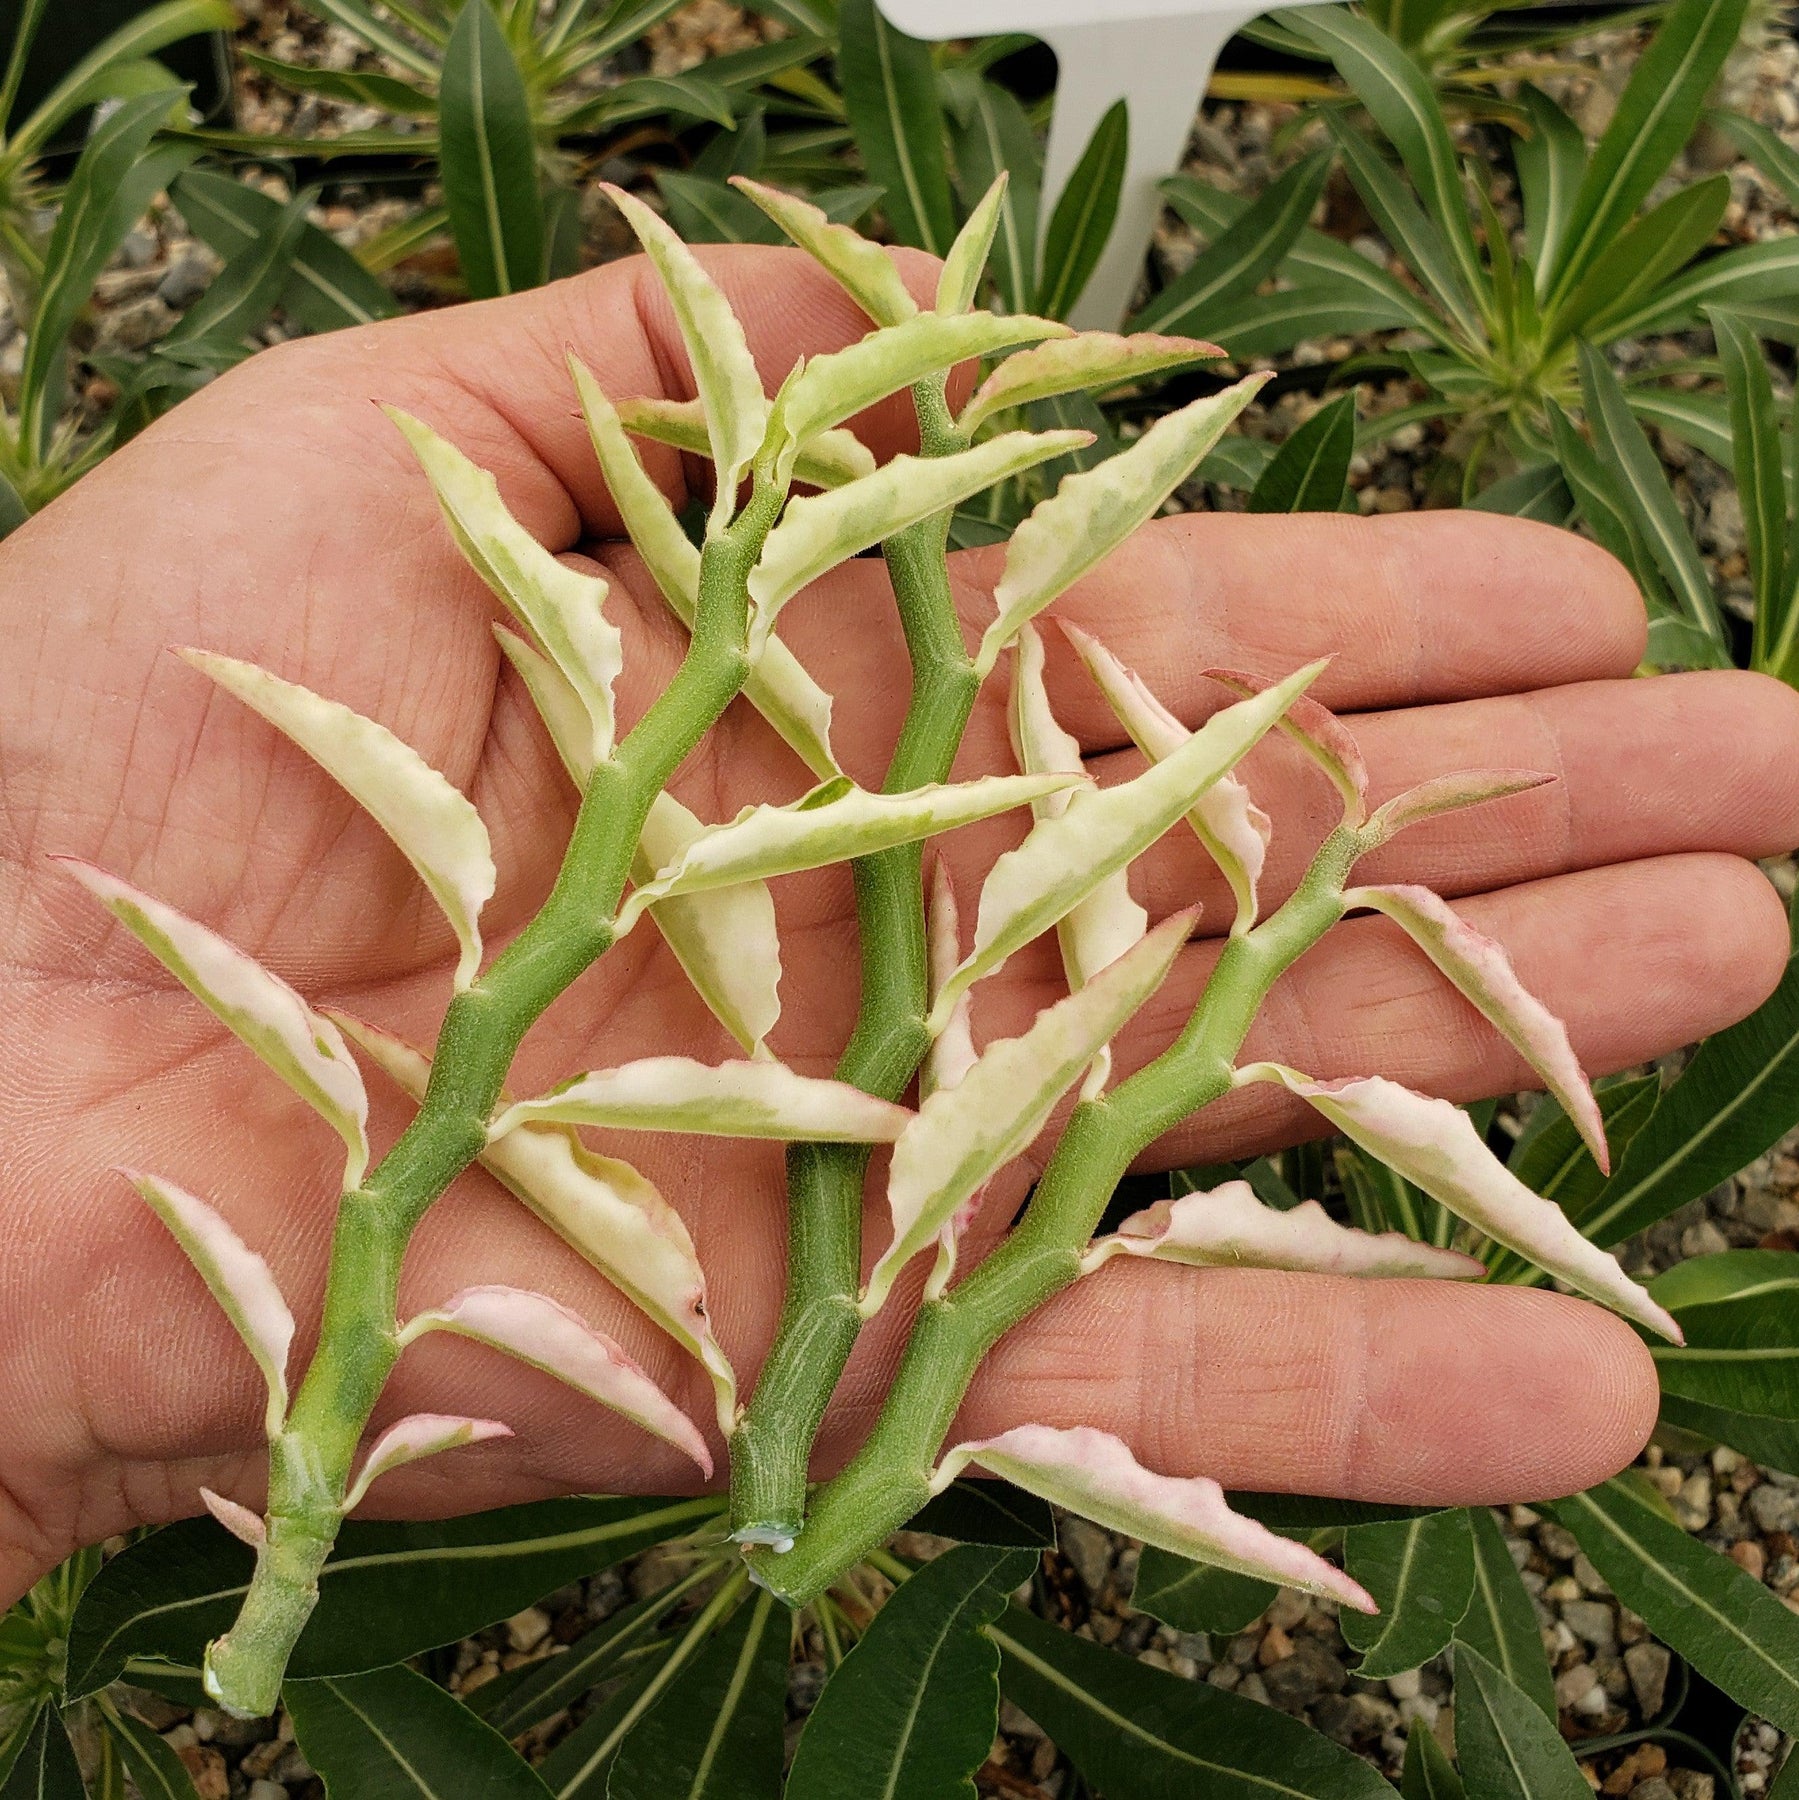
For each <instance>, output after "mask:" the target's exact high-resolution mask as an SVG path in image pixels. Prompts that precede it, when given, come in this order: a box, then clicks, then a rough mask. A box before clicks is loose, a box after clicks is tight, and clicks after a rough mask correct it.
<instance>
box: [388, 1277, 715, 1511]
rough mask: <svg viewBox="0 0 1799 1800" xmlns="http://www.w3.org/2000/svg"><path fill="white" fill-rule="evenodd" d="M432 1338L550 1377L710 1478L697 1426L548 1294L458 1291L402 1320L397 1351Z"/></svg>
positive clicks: (612, 1346) (475, 1289)
mask: <svg viewBox="0 0 1799 1800" xmlns="http://www.w3.org/2000/svg"><path fill="white" fill-rule="evenodd" d="M432 1331H449V1332H453V1333H455V1334H456V1335H457V1336H458V1337H467V1338H473V1339H474V1340H475V1341H476V1342H477V1343H482V1344H488V1345H491V1346H492V1347H493V1348H494V1349H496V1350H504V1351H505V1352H506V1354H507V1355H508V1356H512V1357H516V1358H517V1359H518V1360H519V1361H520V1362H522V1363H528V1364H529V1365H530V1366H531V1367H532V1368H534V1369H542V1370H543V1372H544V1373H545V1374H546V1375H554V1376H555V1377H556V1379H557V1380H558V1381H564V1382H567V1383H568V1385H569V1386H570V1387H572V1388H574V1389H576V1390H577V1391H578V1392H580V1393H583V1394H586V1395H587V1396H588V1398H589V1399H592V1400H597V1401H598V1402H599V1403H600V1404H601V1405H602V1406H606V1407H610V1408H611V1409H612V1411H614V1412H616V1413H620V1414H622V1415H623V1416H624V1417H625V1418H627V1419H629V1420H631V1421H632V1423H633V1424H636V1425H641V1426H642V1427H643V1429H644V1430H645V1431H647V1432H649V1433H650V1435H651V1436H652V1437H658V1438H661V1439H662V1441H663V1442H664V1443H665V1444H673V1445H674V1447H675V1448H676V1449H677V1450H679V1451H681V1452H682V1454H683V1455H686V1456H690V1457H692V1458H693V1460H694V1462H696V1463H697V1464H698V1465H699V1468H700V1472H701V1474H703V1475H706V1476H708V1477H710V1476H711V1474H712V1452H711V1451H710V1450H709V1449H708V1448H707V1446H706V1440H705V1439H704V1438H703V1437H702V1436H701V1435H700V1429H699V1427H698V1426H697V1425H695V1424H694V1422H693V1421H692V1420H691V1419H690V1418H688V1416H687V1415H686V1413H684V1412H682V1410H681V1409H680V1407H678V1406H677V1405H676V1404H675V1403H674V1401H672V1400H671V1399H670V1398H669V1397H668V1395H666V1394H665V1393H663V1391H662V1390H661V1388H659V1387H658V1386H657V1385H656V1384H655V1382H653V1381H652V1380H651V1379H650V1378H649V1376H648V1375H646V1374H645V1373H644V1372H643V1370H642V1369H641V1368H640V1367H639V1366H638V1365H637V1363H636V1362H634V1361H633V1360H632V1359H631V1358H630V1357H629V1356H627V1355H626V1354H625V1352H624V1351H623V1350H621V1349H620V1348H619V1346H618V1345H617V1344H615V1343H614V1342H613V1341H612V1339H611V1338H609V1337H607V1336H606V1334H605V1333H604V1332H602V1331H595V1330H594V1328H593V1327H592V1326H591V1325H589V1324H588V1323H587V1321H586V1320H585V1319H583V1318H580V1317H578V1316H577V1315H576V1314H574V1313H572V1312H570V1311H569V1309H568V1308H567V1307H566V1306H564V1305H562V1304H561V1303H560V1302H559V1301H556V1300H552V1299H551V1298H550V1297H549V1296H548V1295H547V1294H533V1293H529V1292H527V1291H526V1290H525V1289H523V1288H511V1287H471V1288H464V1289H463V1290H462V1292H461V1293H459V1294H457V1295H456V1296H455V1297H454V1298H453V1299H451V1300H450V1302H449V1303H448V1304H447V1305H445V1306H440V1307H435V1308H433V1309H432V1310H431V1311H430V1312H423V1313H419V1314H418V1315H416V1317H414V1318H411V1319H409V1320H407V1322H406V1324H405V1326H404V1327H403V1328H402V1329H401V1331H400V1345H401V1348H402V1349H403V1348H405V1346H406V1345H408V1344H412V1343H416V1342H417V1341H418V1339H419V1338H421V1337H423V1336H424V1335H425V1334H426V1333H427V1332H432Z"/></svg>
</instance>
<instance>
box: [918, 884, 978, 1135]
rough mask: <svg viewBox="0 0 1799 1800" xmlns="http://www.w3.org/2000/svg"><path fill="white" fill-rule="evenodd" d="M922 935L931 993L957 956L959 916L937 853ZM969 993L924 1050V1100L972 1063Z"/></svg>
mask: <svg viewBox="0 0 1799 1800" xmlns="http://www.w3.org/2000/svg"><path fill="white" fill-rule="evenodd" d="M925 940H926V946H927V949H928V951H929V956H930V965H931V998H932V1000H933V1001H935V1000H936V998H937V995H938V993H939V991H940V990H941V989H942V987H943V985H944V983H945V982H946V981H948V980H949V978H950V976H951V975H953V974H954V973H955V970H956V965H957V964H958V963H959V962H960V961H961V960H962V938H961V917H960V914H959V912H958V910H957V907H956V890H955V888H954V887H953V886H951V884H950V878H949V865H948V864H947V863H946V862H945V861H944V860H943V858H942V857H941V856H940V857H938V858H937V860H936V864H935V866H934V867H933V868H932V870H931V894H930V903H929V907H928V910H927V912H926V915H925ZM973 1011H974V1006H973V996H972V995H970V994H968V993H964V994H963V996H962V998H961V999H960V1000H959V1001H957V1002H956V1004H955V1006H954V1008H953V1009H952V1010H951V1012H950V1016H949V1022H948V1023H947V1024H946V1025H945V1026H944V1028H943V1029H942V1031H940V1032H939V1033H938V1034H937V1035H936V1037H934V1038H933V1039H932V1040H931V1047H930V1049H928V1050H927V1051H926V1052H925V1054H924V1061H923V1062H922V1063H921V1064H920V1065H919V1070H918V1093H919V1098H920V1099H921V1100H928V1099H929V1098H930V1097H931V1095H932V1094H934V1093H936V1092H937V1090H938V1089H939V1088H953V1087H954V1086H955V1085H956V1083H957V1082H959V1081H960V1080H961V1079H962V1077H963V1076H964V1075H966V1074H967V1073H968V1071H969V1070H970V1069H972V1068H973V1067H974V1065H975V1060H976V1054H977V1053H976V1051H975V1047H974V1032H973V1028H972V1024H971V1015H972V1014H973Z"/></svg>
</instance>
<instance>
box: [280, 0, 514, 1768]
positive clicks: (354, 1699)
mask: <svg viewBox="0 0 1799 1800" xmlns="http://www.w3.org/2000/svg"><path fill="white" fill-rule="evenodd" d="M482 10H483V11H485V10H486V7H485V5H483V6H482ZM281 1698H282V1700H283V1701H284V1702H285V1703H286V1705H287V1711H288V1715H289V1717H290V1718H292V1720H293V1722H294V1736H295V1738H296V1739H297V1740H298V1742H299V1745H300V1748H301V1750H302V1751H303V1752H304V1753H305V1756H306V1760H307V1761H308V1762H309V1763H311V1764H312V1766H313V1768H314V1769H316V1770H317V1771H318V1773H319V1774H320V1775H321V1776H322V1777H323V1779H324V1782H325V1792H326V1793H327V1794H328V1795H329V1796H330V1800H408V1797H413V1796H416V1800H474V1797H475V1796H477V1795H478V1796H479V1797H480V1800H544V1796H545V1795H546V1794H547V1793H548V1792H549V1790H548V1789H547V1788H546V1787H545V1786H544V1784H543V1782H542V1780H541V1779H540V1778H539V1777H538V1775H537V1773H536V1771H535V1770H534V1769H533V1768H532V1767H531V1765H530V1764H529V1763H527V1762H526V1761H525V1759H524V1758H523V1757H522V1756H520V1755H519V1753H518V1752H517V1751H516V1750H514V1749H513V1748H512V1746H511V1745H510V1744H508V1743H507V1742H506V1740H505V1739H504V1738H503V1737H501V1736H500V1734H499V1733H498V1732H497V1731H495V1730H494V1729H493V1727H492V1726H491V1725H484V1724H483V1723H482V1722H481V1721H480V1720H479V1719H477V1718H476V1717H475V1715H474V1714H473V1713H472V1712H470V1711H469V1709H468V1708H467V1707H466V1706H464V1705H463V1704H462V1703H461V1701H459V1700H457V1699H455V1698H454V1697H453V1696H451V1695H449V1694H446V1693H445V1692H444V1690H443V1689H442V1688H440V1687H439V1686H438V1685H437V1684H436V1683H435V1682H434V1681H427V1680H426V1679H425V1677H424V1676H423V1675H417V1674H414V1673H413V1671H412V1670H411V1669H408V1668H404V1667H402V1668H393V1669H373V1670H371V1671H370V1672H369V1673H367V1674H366V1675H337V1676H329V1677H327V1678H325V1679H324V1680H320V1681H288V1682H287V1683H285V1684H284V1685H283V1687H282V1689H281Z"/></svg>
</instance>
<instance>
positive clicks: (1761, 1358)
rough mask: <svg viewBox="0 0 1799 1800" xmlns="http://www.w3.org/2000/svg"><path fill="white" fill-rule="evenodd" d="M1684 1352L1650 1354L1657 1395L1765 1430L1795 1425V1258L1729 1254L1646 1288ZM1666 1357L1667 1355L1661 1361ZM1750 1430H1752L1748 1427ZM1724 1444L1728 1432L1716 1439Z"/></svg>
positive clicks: (1798, 1327)
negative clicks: (1676, 1326)
mask: <svg viewBox="0 0 1799 1800" xmlns="http://www.w3.org/2000/svg"><path fill="white" fill-rule="evenodd" d="M1650 1292H1651V1293H1653V1294H1654V1295H1655V1296H1656V1297H1657V1298H1658V1299H1659V1300H1660V1301H1661V1302H1662V1304H1663V1305H1664V1306H1666V1307H1667V1308H1668V1309H1669V1310H1670V1311H1671V1312H1674V1315H1675V1317H1676V1318H1677V1319H1678V1320H1679V1321H1680V1325H1681V1329H1682V1330H1683V1331H1684V1332H1685V1333H1686V1339H1687V1341H1686V1343H1685V1344H1684V1345H1680V1346H1676V1345H1672V1344H1670V1345H1666V1346H1663V1345H1657V1346H1656V1347H1655V1349H1654V1350H1652V1351H1651V1353H1650V1354H1651V1355H1653V1356H1654V1357H1655V1366H1656V1373H1657V1374H1658V1375H1660V1377H1661V1382H1662V1390H1663V1392H1664V1393H1665V1394H1671V1395H1674V1396H1676V1397H1678V1398H1679V1399H1682V1400H1687V1401H1691V1402H1693V1403H1694V1404H1695V1405H1697V1406H1700V1407H1703V1408H1705V1409H1706V1411H1707V1415H1708V1416H1713V1417H1717V1418H1718V1419H1719V1423H1720V1424H1722V1423H1723V1419H1722V1415H1724V1414H1738V1413H1744V1414H1749V1415H1751V1416H1752V1417H1753V1418H1755V1419H1756V1420H1757V1421H1758V1422H1759V1423H1760V1424H1761V1426H1762V1428H1763V1429H1764V1430H1765V1429H1766V1428H1767V1427H1768V1426H1771V1425H1774V1424H1776V1423H1778V1424H1783V1425H1787V1426H1789V1427H1790V1426H1792V1425H1794V1424H1799V1255H1795V1254H1793V1253H1792V1252H1789V1251H1782V1250H1730V1251H1726V1252H1724V1253H1723V1254H1721V1255H1717V1256H1702V1257H1697V1258H1694V1259H1693V1260H1691V1261H1689V1262H1685V1263H1681V1264H1679V1265H1677V1266H1676V1267H1675V1268H1672V1269H1670V1270H1669V1271H1668V1272H1667V1273H1666V1274H1665V1275H1662V1276H1659V1277H1658V1278H1657V1279H1656V1280H1655V1281H1654V1282H1652V1283H1651V1284H1650ZM1664 1351H1665V1352H1666V1354H1664ZM1752 1429H1753V1428H1752ZM1719 1435H1721V1436H1724V1437H1725V1440H1726V1441H1727V1442H1728V1441H1730V1437H1729V1434H1728V1433H1727V1432H1720V1433H1719Z"/></svg>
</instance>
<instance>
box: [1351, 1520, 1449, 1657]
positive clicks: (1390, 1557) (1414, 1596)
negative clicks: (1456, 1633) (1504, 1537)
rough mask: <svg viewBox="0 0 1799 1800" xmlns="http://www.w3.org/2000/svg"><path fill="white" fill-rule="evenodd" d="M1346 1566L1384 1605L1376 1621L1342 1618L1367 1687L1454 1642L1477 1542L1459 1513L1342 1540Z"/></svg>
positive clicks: (1354, 1532) (1357, 1529)
mask: <svg viewBox="0 0 1799 1800" xmlns="http://www.w3.org/2000/svg"><path fill="white" fill-rule="evenodd" d="M1343 1567H1344V1568H1345V1570H1347V1571H1348V1573H1349V1574H1351V1575H1353V1576H1354V1577H1355V1579H1356V1580H1357V1581H1359V1582H1361V1583H1362V1585H1363V1586H1364V1587H1366V1588H1367V1590H1368V1592H1369V1593H1370V1594H1372V1595H1373V1596H1374V1598H1375V1601H1376V1602H1377V1604H1378V1605H1379V1607H1380V1614H1379V1616H1378V1617H1377V1618H1372V1619H1370V1618H1363V1617H1362V1616H1360V1615H1359V1614H1355V1613H1345V1614H1344V1615H1343V1617H1342V1620H1341V1624H1342V1628H1343V1636H1344V1639H1345V1640H1346V1641H1347V1643H1348V1644H1349V1647H1350V1648H1351V1649H1352V1650H1359V1651H1361V1653H1362V1660H1361V1663H1360V1665H1359V1666H1358V1667H1357V1669H1356V1674H1357V1675H1358V1676H1359V1677H1361V1678H1362V1679H1363V1680H1365V1681H1378V1680H1381V1679H1383V1678H1384V1677H1386V1676H1388V1675H1403V1674H1404V1673H1405V1672H1406V1671H1407V1670H1408V1669H1415V1668H1417V1667H1418V1666H1419V1665H1420V1664H1421V1663H1425V1662H1428V1661H1429V1660H1430V1659H1431V1658H1432V1657H1433V1656H1435V1655H1436V1654H1437V1652H1438V1651H1440V1650H1441V1649H1442V1648H1443V1646H1444V1645H1445V1644H1447V1643H1448V1642H1449V1635H1450V1633H1451V1632H1452V1631H1453V1630H1454V1629H1455V1625H1456V1621H1457V1620H1459V1619H1460V1618H1461V1617H1462V1615H1463V1614H1464V1613H1465V1612H1466V1611H1467V1610H1468V1602H1469V1600H1470V1598H1471V1597H1472V1596H1473V1593H1474V1539H1473V1537H1472V1536H1471V1534H1470V1533H1469V1530H1468V1515H1467V1514H1466V1513H1465V1512H1463V1511H1462V1510H1461V1509H1460V1508H1453V1507H1452V1508H1451V1509H1450V1510H1448V1511H1447V1512H1437V1513H1426V1514H1425V1515H1424V1517H1423V1518H1421V1519H1402V1520H1398V1521H1395V1522H1394V1523H1392V1524H1387V1525H1353V1526H1351V1527H1350V1529H1349V1530H1348V1531H1346V1532H1345V1533H1344V1534H1343Z"/></svg>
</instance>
